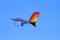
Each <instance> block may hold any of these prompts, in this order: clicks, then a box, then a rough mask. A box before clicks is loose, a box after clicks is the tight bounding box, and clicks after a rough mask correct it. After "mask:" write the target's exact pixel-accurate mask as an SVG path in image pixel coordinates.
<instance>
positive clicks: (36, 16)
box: [11, 11, 40, 27]
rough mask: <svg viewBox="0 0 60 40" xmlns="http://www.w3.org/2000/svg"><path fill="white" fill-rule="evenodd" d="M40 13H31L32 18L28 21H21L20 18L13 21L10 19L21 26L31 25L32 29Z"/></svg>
mask: <svg viewBox="0 0 60 40" xmlns="http://www.w3.org/2000/svg"><path fill="white" fill-rule="evenodd" d="M39 14H40V12H37V11H36V12H33V14H32V16H31V17H30V19H29V21H26V20H23V19H21V18H15V19H11V20H13V21H15V22H21V26H23V25H24V24H28V23H30V24H32V25H33V26H34V27H36V22H37V20H38V17H39Z"/></svg>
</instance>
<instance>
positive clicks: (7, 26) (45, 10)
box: [0, 0, 60, 40]
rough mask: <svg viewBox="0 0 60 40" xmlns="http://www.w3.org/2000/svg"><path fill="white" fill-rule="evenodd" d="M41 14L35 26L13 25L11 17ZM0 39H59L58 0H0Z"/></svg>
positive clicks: (59, 11)
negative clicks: (34, 13)
mask: <svg viewBox="0 0 60 40" xmlns="http://www.w3.org/2000/svg"><path fill="white" fill-rule="evenodd" d="M34 11H40V12H41V14H40V16H39V19H38V21H37V23H36V26H37V27H36V28H34V27H33V26H32V25H31V24H27V25H24V26H23V27H21V26H19V27H15V26H14V22H13V21H12V20H11V18H18V17H20V18H22V19H25V20H29V18H30V16H31V15H32V13H33V12H34ZM0 40H60V0H0Z"/></svg>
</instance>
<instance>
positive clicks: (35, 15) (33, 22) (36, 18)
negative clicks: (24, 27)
mask: <svg viewBox="0 0 60 40" xmlns="http://www.w3.org/2000/svg"><path fill="white" fill-rule="evenodd" d="M39 13H40V12H34V13H33V14H32V16H31V17H30V19H29V22H30V23H31V24H32V25H33V26H36V25H35V23H36V22H37V20H38V16H39Z"/></svg>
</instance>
